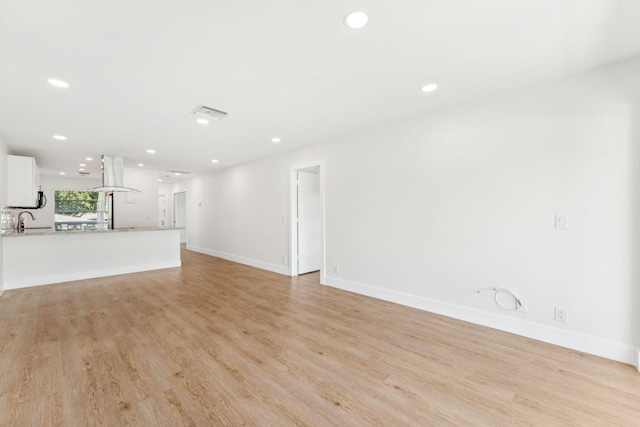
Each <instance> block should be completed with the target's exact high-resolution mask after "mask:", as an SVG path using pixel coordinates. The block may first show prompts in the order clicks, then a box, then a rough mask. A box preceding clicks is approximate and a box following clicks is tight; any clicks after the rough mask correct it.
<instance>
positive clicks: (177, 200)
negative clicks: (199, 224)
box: [173, 191, 187, 243]
mask: <svg viewBox="0 0 640 427" xmlns="http://www.w3.org/2000/svg"><path fill="white" fill-rule="evenodd" d="M173 226H174V227H175V228H180V229H181V230H180V243H187V193H186V192H185V191H181V192H179V193H173Z"/></svg>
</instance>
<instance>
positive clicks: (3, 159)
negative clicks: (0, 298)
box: [0, 136, 7, 295]
mask: <svg viewBox="0 0 640 427" xmlns="http://www.w3.org/2000/svg"><path fill="white" fill-rule="evenodd" d="M6 203H7V145H6V144H5V142H4V140H3V139H2V137H1V136H0V206H4V205H6ZM2 239H3V237H2V236H1V235H0V295H2V293H3V292H4V267H3V264H2V260H3V257H2Z"/></svg>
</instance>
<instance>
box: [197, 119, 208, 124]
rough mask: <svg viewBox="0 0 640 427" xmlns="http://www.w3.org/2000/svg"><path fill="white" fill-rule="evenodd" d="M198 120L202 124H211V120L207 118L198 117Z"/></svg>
mask: <svg viewBox="0 0 640 427" xmlns="http://www.w3.org/2000/svg"><path fill="white" fill-rule="evenodd" d="M196 122H198V123H200V124H201V125H208V124H209V120H207V119H198V120H196Z"/></svg>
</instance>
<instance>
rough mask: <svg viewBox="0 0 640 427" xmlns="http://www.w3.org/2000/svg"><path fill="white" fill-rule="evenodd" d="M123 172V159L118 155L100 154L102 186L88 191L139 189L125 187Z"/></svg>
mask: <svg viewBox="0 0 640 427" xmlns="http://www.w3.org/2000/svg"><path fill="white" fill-rule="evenodd" d="M123 174H124V160H123V159H122V157H118V156H107V155H105V154H103V155H102V187H97V188H90V189H89V191H104V192H107V193H118V192H122V193H126V192H136V193H139V192H140V190H136V189H134V188H128V187H125V186H124V184H123V182H122V175H123Z"/></svg>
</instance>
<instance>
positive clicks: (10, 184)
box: [7, 156, 40, 208]
mask: <svg viewBox="0 0 640 427" xmlns="http://www.w3.org/2000/svg"><path fill="white" fill-rule="evenodd" d="M39 186H40V173H39V172H38V165H37V164H36V159H34V158H33V157H24V156H7V205H8V206H10V207H16V208H35V207H36V206H38V190H39V189H40V188H39Z"/></svg>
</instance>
